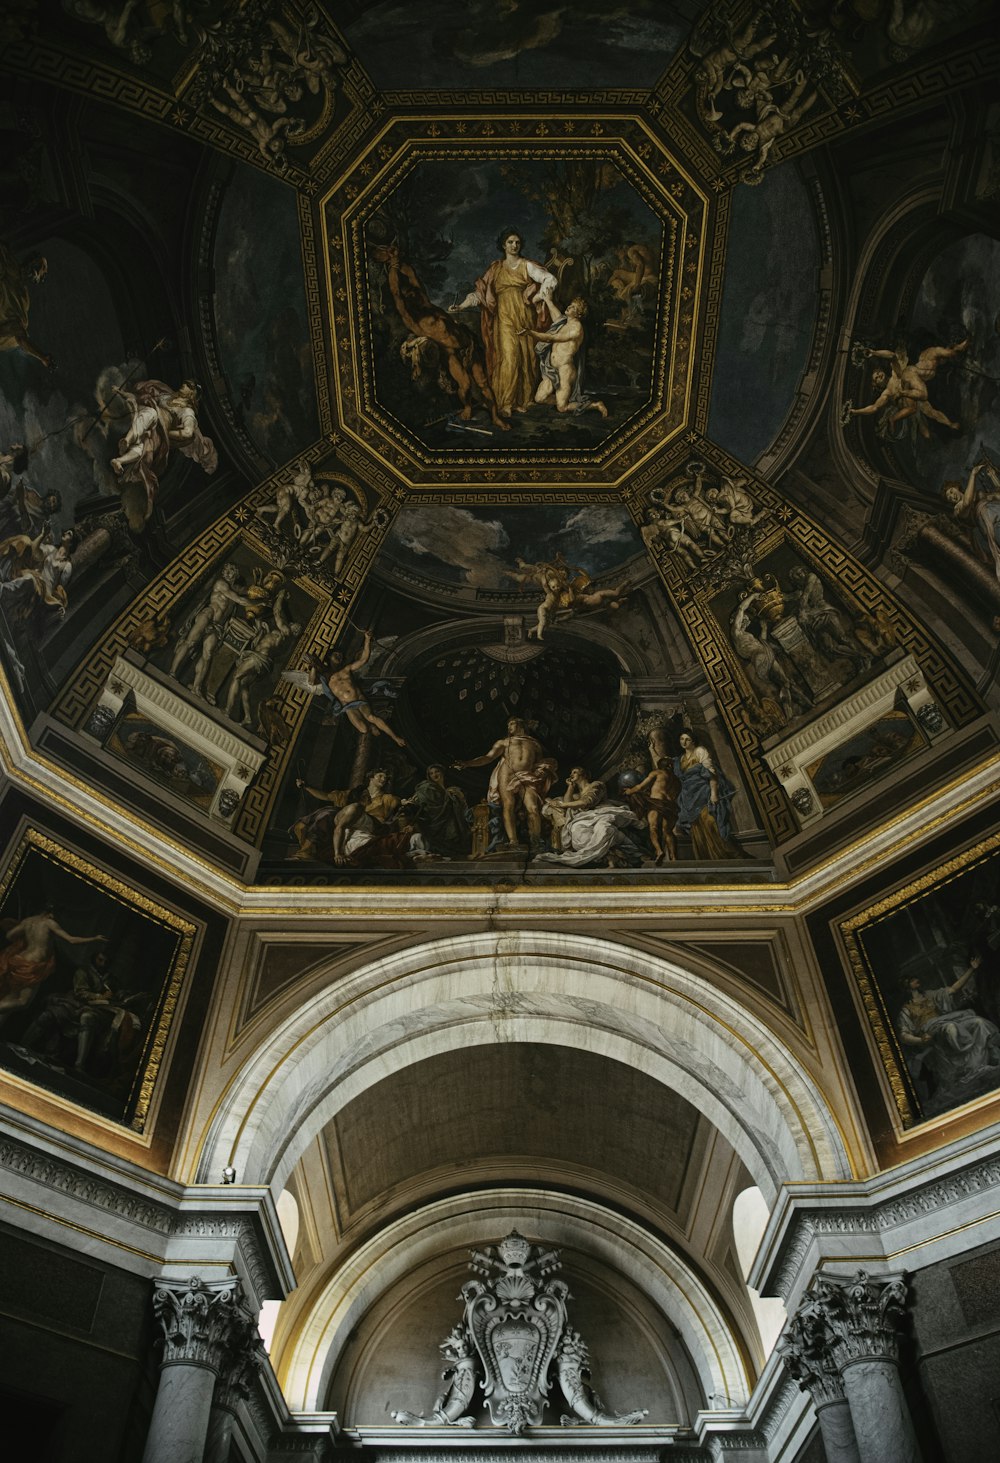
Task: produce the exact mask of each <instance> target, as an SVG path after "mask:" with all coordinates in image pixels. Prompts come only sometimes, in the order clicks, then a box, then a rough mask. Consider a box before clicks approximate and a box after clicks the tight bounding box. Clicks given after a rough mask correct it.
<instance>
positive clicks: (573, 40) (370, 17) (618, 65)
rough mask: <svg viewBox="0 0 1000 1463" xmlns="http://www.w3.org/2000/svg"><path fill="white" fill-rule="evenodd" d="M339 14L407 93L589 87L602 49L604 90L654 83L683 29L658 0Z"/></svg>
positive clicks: (351, 1)
mask: <svg viewBox="0 0 1000 1463" xmlns="http://www.w3.org/2000/svg"><path fill="white" fill-rule="evenodd" d="M337 17H338V21H339V23H340V24H341V25H342V26H343V28H344V33H345V35H346V36H347V38H348V39H349V41H350V42H351V44H352V45H353V46H355V47H356V48H357V51H358V54H359V55H360V57H361V59H362V61H363V62H364V64H365V66H366V67H367V68H368V70H369V72H370V73H371V75H372V77H373V78H374V80H375V82H376V85H378V86H382V87H388V88H390V89H393V90H395V89H399V90H403V91H412V90H414V89H416V88H418V87H427V86H430V87H441V88H443V89H446V90H454V89H456V88H458V89H463V90H472V89H474V88H476V87H483V88H489V87H545V88H550V87H552V88H561V89H563V90H569V89H572V88H573V87H589V86H593V85H594V61H595V55H594V53H595V48H596V47H598V46H599V48H600V74H601V82H602V84H603V85H606V86H624V87H635V86H651V85H652V83H653V82H654V81H655V80H656V77H657V76H658V75H659V73H660V72H661V71H662V70H663V69H664V67H665V66H666V64H667V62H668V61H669V60H670V57H671V56H672V55H673V53H674V51H675V50H676V48H677V45H678V44H679V42H680V39H681V36H682V35H683V31H684V21H683V19H682V17H681V16H680V15H678V14H675V13H674V12H673V10H672V8H671V7H670V6H665V5H662V4H660V3H659V0H632V3H630V4H628V5H616V4H607V3H603V0H578V3H577V4H575V5H573V6H572V7H569V6H564V5H554V4H552V3H551V0H519V3H518V4H515V5H501V6H498V5H496V4H495V3H493V0H466V3H465V4H464V5H463V6H462V8H461V11H460V12H456V10H455V7H454V5H451V4H448V3H446V0H429V3H425V4H423V5H421V6H420V8H419V10H418V9H416V8H415V7H414V6H411V5H407V4H405V3H400V0H380V3H376V4H368V3H363V0H348V3H346V4H341V5H338V7H337Z"/></svg>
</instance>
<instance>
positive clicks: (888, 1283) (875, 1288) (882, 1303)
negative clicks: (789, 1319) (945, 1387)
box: [793, 1270, 906, 1371]
mask: <svg viewBox="0 0 1000 1463" xmlns="http://www.w3.org/2000/svg"><path fill="white" fill-rule="evenodd" d="M905 1308H906V1282H905V1281H904V1280H903V1279H902V1278H901V1277H900V1276H894V1277H893V1278H892V1279H890V1280H872V1278H871V1276H870V1275H869V1274H868V1273H867V1272H866V1271H865V1270H859V1271H858V1273H857V1275H855V1277H854V1279H853V1280H847V1281H832V1280H827V1279H825V1278H822V1277H821V1278H820V1279H818V1280H816V1281H814V1282H813V1285H812V1288H811V1290H810V1291H809V1293H808V1294H807V1296H806V1297H805V1299H804V1300H803V1302H802V1304H801V1306H800V1307H799V1309H798V1312H797V1313H796V1316H795V1321H794V1323H793V1334H794V1335H795V1336H796V1337H797V1338H800V1339H801V1341H802V1342H803V1344H804V1345H805V1347H806V1353H807V1355H810V1356H817V1355H828V1356H829V1357H830V1358H831V1360H832V1362H833V1365H834V1367H835V1368H836V1370H838V1371H841V1370H843V1368H844V1367H845V1366H849V1365H850V1363H851V1362H854V1361H866V1360H880V1361H895V1360H896V1359H897V1357H898V1340H899V1326H900V1322H901V1320H902V1317H903V1312H904V1310H905Z"/></svg>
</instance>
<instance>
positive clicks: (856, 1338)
mask: <svg viewBox="0 0 1000 1463" xmlns="http://www.w3.org/2000/svg"><path fill="white" fill-rule="evenodd" d="M905 1308H906V1282H905V1281H904V1280H903V1279H902V1278H901V1277H899V1276H893V1277H890V1278H889V1279H887V1280H872V1279H871V1277H870V1276H869V1275H868V1274H867V1273H866V1272H865V1271H864V1270H859V1271H858V1273H857V1275H856V1276H855V1277H854V1279H853V1280H849V1281H843V1282H838V1281H831V1280H827V1279H825V1278H823V1277H821V1278H820V1279H818V1280H816V1281H814V1282H813V1285H812V1286H811V1288H810V1291H809V1293H808V1295H807V1296H806V1298H805V1299H804V1300H803V1302H802V1304H801V1306H800V1307H799V1310H798V1312H797V1314H796V1317H795V1321H794V1323H793V1325H794V1334H796V1335H797V1336H798V1337H799V1338H801V1340H802V1341H803V1343H804V1345H805V1347H806V1350H807V1355H808V1357H809V1358H810V1359H811V1360H816V1359H823V1362H824V1365H828V1366H829V1367H831V1368H832V1370H833V1371H834V1372H835V1373H836V1374H838V1375H839V1377H840V1381H841V1383H842V1385H843V1390H844V1396H845V1397H846V1399H847V1403H848V1406H849V1408H850V1414H851V1423H852V1425H853V1429H854V1438H855V1441H856V1445H857V1447H856V1452H855V1454H853V1455H851V1454H845V1455H844V1456H845V1458H850V1457H852V1456H853V1457H855V1458H857V1459H859V1460H860V1463H922V1455H921V1452H920V1445H919V1443H918V1442H917V1435H916V1431H915V1429H914V1426H913V1419H912V1417H911V1415H910V1409H909V1405H908V1403H907V1401H906V1395H905V1393H904V1391H903V1383H902V1379H901V1377H900V1374H899V1327H900V1323H901V1321H902V1319H903V1315H904V1312H905ZM825 1436H826V1435H825V1433H824V1440H825Z"/></svg>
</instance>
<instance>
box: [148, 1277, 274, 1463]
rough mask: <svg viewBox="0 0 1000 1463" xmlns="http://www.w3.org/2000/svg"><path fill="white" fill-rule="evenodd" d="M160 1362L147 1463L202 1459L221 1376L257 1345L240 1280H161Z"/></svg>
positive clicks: (157, 1300) (157, 1308)
mask: <svg viewBox="0 0 1000 1463" xmlns="http://www.w3.org/2000/svg"><path fill="white" fill-rule="evenodd" d="M153 1310H154V1312H155V1314H156V1318H157V1320H158V1321H159V1323H160V1325H161V1327H162V1329H163V1361H162V1363H161V1368H160V1382H159V1386H158V1388H157V1392H156V1402H155V1404H154V1406H153V1416H152V1419H151V1421H150V1425H149V1434H148V1436H147V1438H146V1448H145V1451H144V1453H143V1455H142V1463H203V1460H204V1458H205V1449H206V1444H207V1441H208V1434H209V1425H210V1420H211V1416H212V1401H213V1397H214V1395H215V1392H216V1386H217V1384H218V1382H219V1379H220V1378H223V1379H224V1381H225V1382H228V1381H229V1380H230V1379H231V1377H232V1375H233V1373H234V1371H235V1370H236V1369H237V1368H238V1367H239V1366H240V1365H241V1359H243V1358H245V1357H246V1356H247V1354H248V1352H252V1351H253V1348H254V1345H255V1342H256V1345H257V1346H259V1338H258V1337H257V1324H256V1320H255V1318H254V1316H253V1315H252V1314H251V1312H250V1311H249V1310H248V1309H247V1307H246V1305H245V1304H244V1301H243V1292H242V1287H241V1286H240V1283H239V1281H238V1280H235V1279H227V1280H209V1281H206V1280H202V1279H201V1278H200V1277H199V1276H197V1275H196V1276H194V1277H193V1278H192V1279H191V1280H179V1281H178V1280H157V1281H156V1285H155V1290H154V1293H153Z"/></svg>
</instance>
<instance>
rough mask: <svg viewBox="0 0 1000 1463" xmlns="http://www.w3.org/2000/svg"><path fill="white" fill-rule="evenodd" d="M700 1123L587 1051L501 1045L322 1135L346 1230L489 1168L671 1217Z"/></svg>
mask: <svg viewBox="0 0 1000 1463" xmlns="http://www.w3.org/2000/svg"><path fill="white" fill-rule="evenodd" d="M699 1124H700V1118H699V1114H698V1113H697V1111H696V1110H695V1108H694V1107H692V1106H691V1104H690V1103H688V1102H686V1101H685V1100H684V1099H683V1098H681V1097H680V1096H678V1095H677V1094H676V1093H673V1092H671V1091H670V1090H669V1089H667V1088H665V1087H663V1086H662V1085H661V1084H659V1083H656V1082H654V1081H653V1079H652V1078H650V1077H647V1076H645V1075H644V1074H643V1073H641V1072H637V1071H635V1070H633V1069H632V1068H630V1067H626V1066H625V1065H624V1064H623V1063H621V1062H616V1061H612V1060H610V1059H608V1058H606V1057H602V1056H600V1055H598V1054H596V1053H591V1052H585V1051H572V1050H570V1049H568V1048H561V1047H549V1046H544V1047H543V1046H537V1045H533V1044H532V1043H530V1042H529V1043H526V1042H512V1043H500V1044H498V1045H489V1046H483V1047H476V1048H471V1049H467V1050H464V1051H461V1052H453V1053H449V1054H447V1055H443V1056H439V1057H434V1058H430V1059H428V1060H426V1061H423V1062H418V1063H417V1064H415V1065H414V1066H412V1067H407V1068H406V1069H405V1070H403V1071H401V1072H397V1073H394V1074H393V1075H392V1076H389V1077H387V1078H386V1079H385V1080H384V1081H383V1082H380V1083H378V1084H376V1085H375V1086H373V1087H371V1088H369V1089H368V1090H367V1091H366V1092H365V1093H364V1095H363V1096H361V1097H358V1098H355V1099H354V1101H353V1102H351V1103H349V1104H348V1105H347V1107H346V1108H345V1109H344V1110H343V1112H341V1113H340V1114H338V1116H337V1118H336V1119H335V1120H334V1121H333V1123H331V1124H330V1125H328V1127H327V1130H326V1136H325V1141H326V1144H327V1151H328V1158H329V1165H330V1171H331V1173H332V1174H333V1175H334V1185H335V1190H336V1192H337V1195H338V1207H339V1208H340V1210H341V1218H342V1223H343V1226H344V1228H347V1227H349V1226H350V1225H352V1224H353V1223H354V1222H355V1221H356V1220H357V1218H358V1217H359V1216H360V1214H361V1213H362V1212H363V1211H364V1210H366V1209H368V1210H370V1209H371V1207H372V1206H373V1205H377V1208H378V1210H379V1212H380V1213H381V1214H384V1213H385V1212H386V1211H391V1210H392V1209H393V1208H394V1207H396V1206H397V1205H398V1204H399V1203H400V1201H401V1199H402V1198H403V1196H405V1195H406V1194H408V1193H412V1192H413V1189H414V1186H415V1185H417V1184H419V1182H420V1180H421V1179H422V1178H423V1177H424V1175H431V1174H436V1175H437V1176H438V1178H437V1181H438V1183H440V1184H442V1185H444V1186H450V1185H453V1184H454V1183H455V1182H456V1180H460V1181H461V1182H462V1183H463V1184H464V1183H469V1182H476V1181H477V1180H481V1178H482V1176H483V1174H484V1172H485V1171H489V1170H491V1169H495V1170H496V1171H497V1172H501V1173H503V1174H504V1175H505V1176H506V1180H507V1181H509V1182H516V1181H517V1180H519V1179H524V1178H529V1177H530V1176H531V1175H533V1174H541V1173H545V1174H547V1175H551V1173H552V1171H553V1164H557V1165H558V1164H559V1163H560V1162H562V1163H565V1164H566V1165H567V1169H568V1170H569V1171H575V1176H576V1181H577V1183H578V1184H579V1183H582V1184H583V1185H584V1186H585V1187H586V1188H587V1189H592V1188H594V1186H596V1190H597V1191H599V1192H600V1191H605V1190H607V1189H608V1188H609V1186H610V1187H611V1189H614V1188H615V1187H618V1188H619V1189H621V1190H624V1191H631V1192H632V1193H634V1194H635V1195H638V1196H641V1199H642V1201H643V1203H644V1204H649V1205H652V1206H653V1207H654V1208H661V1209H663V1210H665V1211H671V1212H673V1213H677V1211H678V1210H679V1209H680V1208H681V1194H682V1190H683V1186H684V1181H685V1176H686V1175H687V1173H688V1170H689V1168H690V1166H691V1164H692V1163H693V1162H695V1159H696V1155H697V1153H698V1151H699V1150H700V1148H701V1147H702V1146H703V1142H704V1139H703V1135H700V1131H699Z"/></svg>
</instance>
